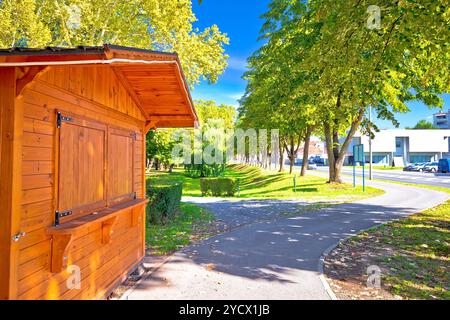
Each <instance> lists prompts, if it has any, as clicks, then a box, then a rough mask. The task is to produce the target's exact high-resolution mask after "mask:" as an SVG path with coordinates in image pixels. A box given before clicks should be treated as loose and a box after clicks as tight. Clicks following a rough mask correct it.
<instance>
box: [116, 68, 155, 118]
mask: <svg viewBox="0 0 450 320" xmlns="http://www.w3.org/2000/svg"><path fill="white" fill-rule="evenodd" d="M111 69H112V70H113V72H114V74H115V75H116V77H117V79H119V81H120V83H121V84H122V85H123V86H124V88H125V89H126V90H127V92H128V93H129V95H130V97H131V99H133V101H134V103H136V105H137V106H138V108H139V109H140V110H141V112H142V114H143V115H144V117H145V119H148V118H149V116H148V113H147V112H146V111H145V108H144V106H143V105H142V102H141V100H139V97H138V96H137V95H136V92H135V91H134V89H133V87H131V85H130V83H129V82H128V80H127V78H126V77H125V76H124V75H123V73H122V71H120V69H119V68H117V67H111Z"/></svg>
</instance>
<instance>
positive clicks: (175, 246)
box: [146, 203, 214, 255]
mask: <svg viewBox="0 0 450 320" xmlns="http://www.w3.org/2000/svg"><path fill="white" fill-rule="evenodd" d="M213 228H214V216H213V215H212V214H211V213H210V212H208V211H207V210H205V209H203V208H201V207H199V206H196V205H193V204H188V203H182V204H181V207H180V213H179V214H178V215H177V216H176V217H175V219H173V220H171V221H168V222H167V223H166V224H164V225H153V224H152V225H147V232H146V243H147V246H148V247H149V248H150V252H151V253H152V254H154V255H167V254H170V253H173V252H175V251H177V250H179V249H180V248H182V247H184V246H187V245H189V244H190V243H191V242H192V241H198V240H200V239H203V238H207V237H209V236H211V235H212V234H211V232H212V231H211V230H212V229H213Z"/></svg>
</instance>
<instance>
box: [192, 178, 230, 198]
mask: <svg viewBox="0 0 450 320" xmlns="http://www.w3.org/2000/svg"><path fill="white" fill-rule="evenodd" d="M236 189H237V184H236V181H235V180H234V179H233V178H202V179H200V190H201V192H202V195H203V196H208V195H212V196H213V197H220V196H227V197H232V196H234V194H235V192H236Z"/></svg>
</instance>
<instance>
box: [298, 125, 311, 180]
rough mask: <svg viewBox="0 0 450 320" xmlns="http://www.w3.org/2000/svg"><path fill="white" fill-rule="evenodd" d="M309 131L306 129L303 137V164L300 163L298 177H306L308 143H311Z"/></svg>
mask: <svg viewBox="0 0 450 320" xmlns="http://www.w3.org/2000/svg"><path fill="white" fill-rule="evenodd" d="M311 131H312V130H311V129H310V128H308V130H307V131H306V137H305V147H304V148H303V163H302V171H301V173H300V176H302V177H304V176H306V170H307V169H308V159H309V142H310V141H311Z"/></svg>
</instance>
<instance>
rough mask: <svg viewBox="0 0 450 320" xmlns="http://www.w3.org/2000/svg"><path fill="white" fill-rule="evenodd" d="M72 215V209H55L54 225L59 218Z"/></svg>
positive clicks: (57, 223)
mask: <svg viewBox="0 0 450 320" xmlns="http://www.w3.org/2000/svg"><path fill="white" fill-rule="evenodd" d="M71 215H72V210H68V211H61V212H60V211H55V226H57V225H59V219H60V218H64V217H68V216H71Z"/></svg>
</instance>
